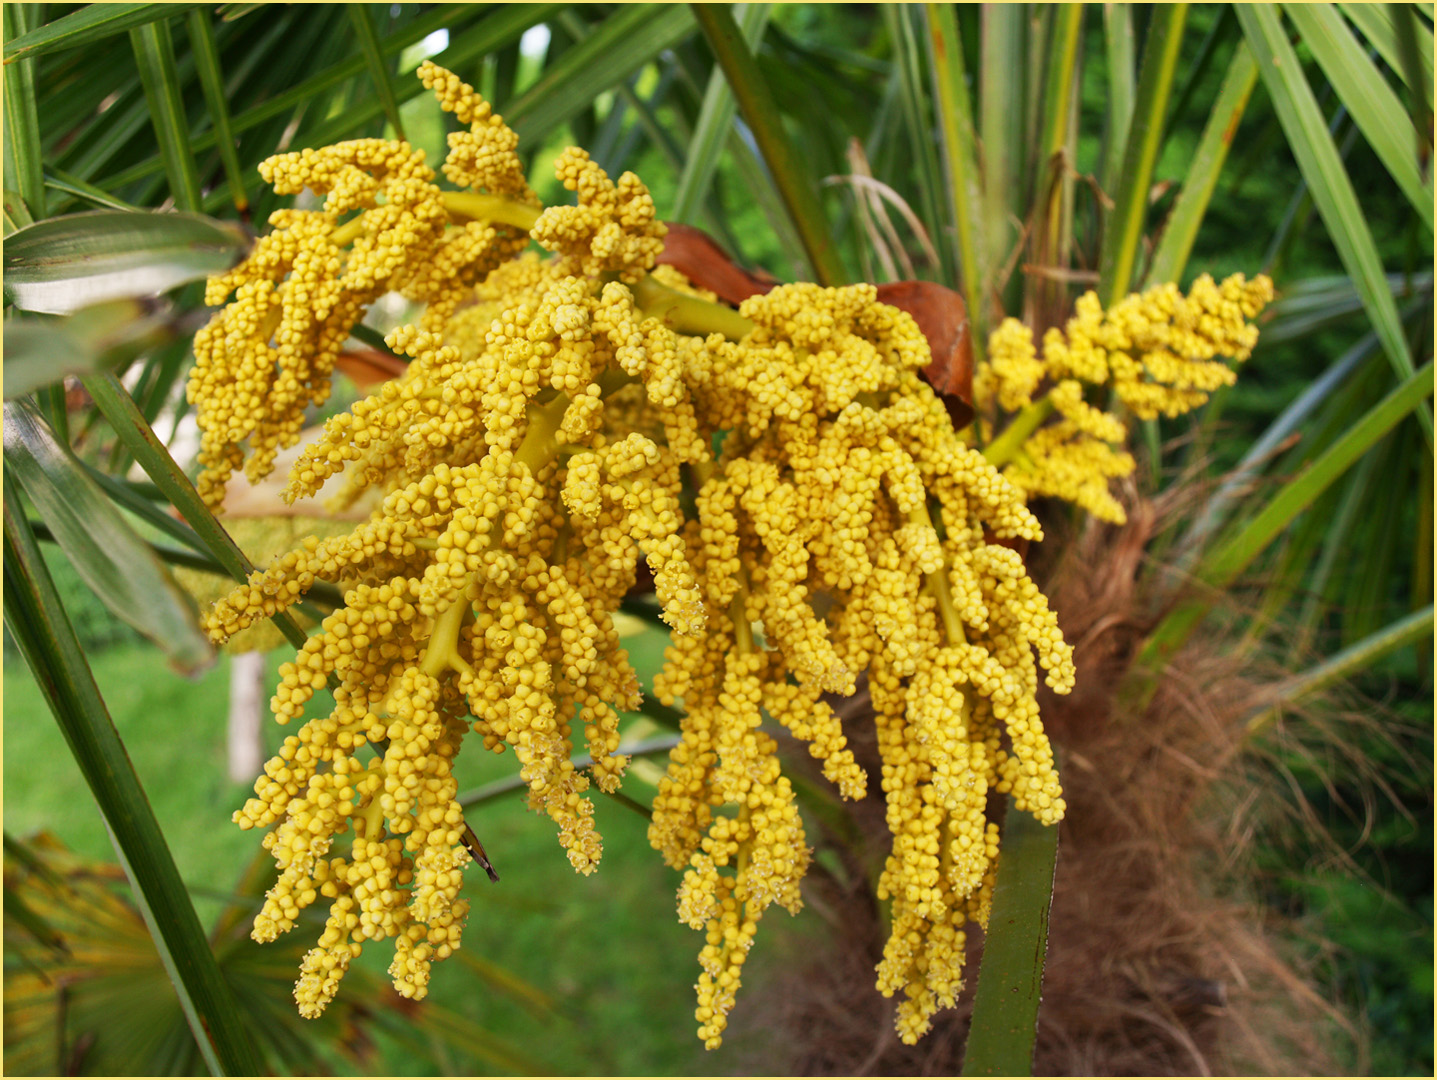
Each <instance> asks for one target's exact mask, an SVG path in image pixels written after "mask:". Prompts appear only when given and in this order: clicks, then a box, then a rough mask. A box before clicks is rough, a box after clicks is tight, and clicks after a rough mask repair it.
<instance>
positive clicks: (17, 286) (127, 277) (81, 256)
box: [5, 210, 248, 314]
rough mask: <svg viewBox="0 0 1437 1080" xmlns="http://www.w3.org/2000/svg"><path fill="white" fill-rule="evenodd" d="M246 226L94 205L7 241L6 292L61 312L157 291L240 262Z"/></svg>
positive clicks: (18, 301) (30, 305)
mask: <svg viewBox="0 0 1437 1080" xmlns="http://www.w3.org/2000/svg"><path fill="white" fill-rule="evenodd" d="M247 248H248V242H247V241H246V240H245V238H244V236H243V234H242V233H240V232H239V230H237V229H235V228H232V227H230V226H227V225H224V224H222V223H221V222H218V221H214V220H212V219H210V218H206V217H202V216H201V215H199V214H183V213H174V214H164V213H127V212H125V211H121V210H93V211H90V212H88V213H83V214H70V215H68V216H66V217H60V218H51V219H50V220H49V221H41V222H37V223H36V224H34V225H31V226H29V227H28V228H24V229H20V230H19V231H17V232H15V233H12V234H11V235H10V236H9V237H7V238H6V242H5V298H6V299H7V300H8V301H10V302H11V303H13V304H14V305H15V306H16V307H18V308H23V309H24V310H26V311H41V312H50V313H56V314H63V313H66V312H71V311H75V310H76V309H78V308H81V307H88V306H90V305H93V304H99V303H103V302H104V301H107V300H116V299H120V298H122V297H136V296H155V295H158V294H159V293H162V292H165V291H166V290H168V289H172V288H174V287H175V286H176V285H182V284H184V283H185V282H187V281H194V280H196V279H198V278H203V277H206V276H208V275H210V274H215V273H220V272H222V271H225V270H228V269H229V268H230V267H232V266H234V265H235V264H236V263H237V262H239V260H240V259H241V258H242V257H243V256H244V254H245V251H246V250H247Z"/></svg>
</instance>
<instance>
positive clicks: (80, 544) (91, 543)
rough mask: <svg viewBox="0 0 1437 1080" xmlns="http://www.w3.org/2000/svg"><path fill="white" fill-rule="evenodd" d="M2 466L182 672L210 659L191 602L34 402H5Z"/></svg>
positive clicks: (78, 564)
mask: <svg viewBox="0 0 1437 1080" xmlns="http://www.w3.org/2000/svg"><path fill="white" fill-rule="evenodd" d="M5 465H6V468H7V469H9V470H12V472H11V475H12V477H13V478H14V479H17V480H19V481H20V484H21V486H22V487H24V489H25V494H26V495H28V496H29V497H30V501H31V502H32V503H33V504H34V506H35V509H36V511H37V512H38V513H39V515H40V518H41V519H42V520H43V521H44V522H45V524H46V525H48V526H49V527H50V529H51V530H52V531H53V532H54V534H55V538H56V540H57V541H58V542H59V544H60V547H61V548H62V549H63V550H64V552H65V554H66V555H67V556H68V557H69V559H70V562H71V564H72V565H73V566H74V567H75V570H76V572H77V573H78V574H79V575H80V577H81V578H82V579H83V580H84V582H85V584H86V585H88V586H89V587H90V588H91V589H93V590H94V592H95V596H96V597H97V598H98V599H99V600H100V601H101V602H102V603H103V604H104V605H105V606H106V607H107V608H109V609H110V611H112V612H113V613H114V614H115V615H116V616H117V617H118V618H120V619H122V620H124V621H125V622H126V623H128V624H129V625H130V626H133V627H134V628H135V629H136V630H138V631H139V632H140V633H142V634H144V635H145V636H146V637H147V638H149V639H150V640H151V641H153V642H155V644H157V645H159V646H160V647H161V648H162V649H164V650H165V652H166V653H167V654H168V655H169V657H170V659H171V660H172V661H173V662H174V663H175V665H176V666H177V667H179V668H180V670H182V671H183V672H185V673H186V674H196V673H198V672H199V671H201V670H203V669H204V668H205V667H207V666H208V665H209V664H210V663H211V662H212V661H213V658H214V650H213V649H212V648H211V647H210V644H209V641H208V639H207V638H206V637H205V635H204V634H203V633H202V632H201V631H200V628H199V624H198V613H197V611H196V609H195V606H194V603H193V601H191V600H190V598H189V596H188V595H187V594H186V593H185V592H184V590H183V589H181V588H180V587H179V585H178V584H176V582H175V580H174V578H173V577H171V575H170V572H169V570H167V569H166V568H165V566H164V564H163V563H162V562H160V560H159V559H157V558H156V557H155V555H154V553H153V552H151V551H150V549H149V546H148V545H147V544H146V543H145V542H144V541H143V540H141V539H140V537H139V536H138V535H137V534H136V533H135V531H134V530H133V529H132V528H131V527H130V526H129V524H128V523H127V522H126V521H125V519H124V518H123V517H122V516H121V515H120V513H119V512H118V511H117V510H116V509H115V507H114V505H113V504H112V503H111V502H110V500H109V499H107V498H106V497H105V495H104V493H103V492H101V491H100V489H99V487H98V486H96V484H95V482H94V481H93V480H91V479H90V477H89V476H87V475H86V474H85V470H84V468H83V467H82V466H81V465H80V462H79V461H78V460H77V459H76V458H75V457H74V455H72V454H70V453H69V452H68V451H67V450H66V449H65V448H64V447H62V446H61V445H60V444H59V443H57V442H56V441H55V438H54V436H53V435H52V434H51V432H50V430H49V428H48V427H47V426H46V425H45V423H44V421H43V420H41V419H40V416H39V415H38V413H36V412H35V411H34V409H33V408H31V407H29V406H27V405H26V404H24V403H23V402H6V403H5Z"/></svg>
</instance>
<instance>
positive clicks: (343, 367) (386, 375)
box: [334, 349, 408, 390]
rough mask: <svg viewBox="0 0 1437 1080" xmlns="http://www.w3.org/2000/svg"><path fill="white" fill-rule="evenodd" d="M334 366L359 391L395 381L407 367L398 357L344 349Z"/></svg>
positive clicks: (377, 352) (368, 350)
mask: <svg viewBox="0 0 1437 1080" xmlns="http://www.w3.org/2000/svg"><path fill="white" fill-rule="evenodd" d="M334 366H335V367H337V368H338V369H339V370H340V371H342V372H344V373H345V374H346V375H348V376H349V377H350V378H351V379H352V380H354V385H355V386H357V387H359V388H360V389H361V390H367V389H368V388H369V387H371V386H374V385H375V384H377V383H382V382H388V381H389V380H390V379H397V378H399V376H401V375H403V374H404V372H405V369H406V368H407V367H408V365H407V364H405V362H404V361H403V360H401V359H400V358H399V357H397V356H392V355H390V354H389V353H382V352H380V351H379V350H378V349H345V350H344V351H343V352H341V353H340V354H339V356H338V357H337V358H336V359H335V361H334Z"/></svg>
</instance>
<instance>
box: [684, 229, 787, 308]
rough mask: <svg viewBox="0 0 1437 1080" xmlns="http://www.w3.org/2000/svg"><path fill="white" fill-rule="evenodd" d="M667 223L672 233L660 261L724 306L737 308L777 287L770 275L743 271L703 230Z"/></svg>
mask: <svg viewBox="0 0 1437 1080" xmlns="http://www.w3.org/2000/svg"><path fill="white" fill-rule="evenodd" d="M665 224H667V225H668V229H669V231H668V235H667V236H665V237H664V250H663V253H662V254H660V255H659V259H658V261H659V262H661V263H666V264H667V265H669V266H672V267H674V268H675V269H676V270H678V271H679V272H680V273H682V274H683V275H684V277H686V278H688V279H689V280H690V281H692V282H693V283H694V284H695V285H697V286H699V288H702V289H708V290H709V292H711V293H715V294H716V295H717V296H718V298H719V299H720V300H722V301H723V302H724V303H726V304H733V305H734V306H735V307H737V306H738V305H739V304H741V303H743V302H744V301H745V300H747V299H748V298H749V297H750V296H757V295H759V294H760V293H766V292H768V291H769V290H770V289H772V288H773V287H774V286H775V285H777V284H778V282H777V281H774V280H773V279H772V278H770V277H769V276H768V275H767V274H763V276H759V275H758V274H751V273H749V272H748V271H747V270H745V269H743V268H742V267H741V266H739V265H738V264H737V263H735V262H734V261H733V260H732V259H730V258H729V257H728V255H726V254H725V253H724V250H723V248H721V247H719V246H718V242H717V241H715V240H714V238H713V237H711V236H710V235H709V234H708V233H706V232H704V231H703V230H702V229H695V228H694V227H693V226H692V225H680V224H678V223H676V222H666V223H665ZM759 273H760V274H762V271H760V272H759Z"/></svg>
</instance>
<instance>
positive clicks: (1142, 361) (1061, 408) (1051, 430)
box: [973, 274, 1273, 524]
mask: <svg viewBox="0 0 1437 1080" xmlns="http://www.w3.org/2000/svg"><path fill="white" fill-rule="evenodd" d="M1272 296H1273V291H1272V282H1271V281H1270V280H1269V279H1268V278H1266V277H1262V276H1259V277H1257V278H1254V279H1253V280H1252V281H1248V280H1247V279H1246V278H1244V277H1243V275H1241V274H1234V275H1233V276H1232V277H1229V278H1227V279H1226V280H1225V281H1223V282H1222V283H1221V284H1218V283H1216V282H1214V281H1213V279H1212V278H1211V277H1209V276H1207V275H1206V274H1204V275H1203V276H1201V277H1199V278H1198V279H1197V280H1196V281H1195V282H1194V283H1193V286H1192V289H1191V291H1190V292H1189V293H1188V295H1187V296H1184V295H1183V294H1182V293H1181V292H1180V291H1179V290H1178V287H1177V286H1176V285H1172V284H1166V285H1158V286H1155V287H1153V288H1151V289H1149V290H1148V291H1146V292H1144V293H1134V294H1133V295H1131V296H1127V297H1124V298H1123V299H1122V300H1120V301H1118V303H1116V304H1114V305H1113V306H1112V307H1110V308H1108V309H1106V310H1104V309H1103V307H1102V305H1101V304H1099V302H1098V297H1097V294H1096V293H1092V292H1089V293H1086V294H1084V295H1083V296H1082V297H1080V298H1079V299H1078V302H1077V306H1076V312H1075V314H1074V315H1073V317H1072V318H1071V319H1069V320H1068V322H1067V325H1066V326H1064V327H1063V329H1061V330H1059V329H1058V328H1056V327H1054V328H1052V329H1050V330H1049V331H1048V332H1047V333H1046V334H1045V335H1044V336H1043V352H1042V357H1041V359H1040V358H1039V357H1038V354H1037V350H1036V349H1035V348H1034V346H1033V334H1032V331H1031V330H1029V329H1028V327H1026V326H1024V325H1023V324H1022V323H1021V322H1019V321H1018V320H1017V319H1005V320H1004V321H1003V322H1002V323H1001V324H1000V325H999V326H998V328H997V329H996V330H994V331H993V333H992V335H991V337H990V340H989V346H988V358H987V363H986V364H984V365H982V366H981V367H980V368H979V370H978V371H977V372H976V373H975V374H974V378H973V392H974V398H975V402H976V404H977V405H978V407H979V409H980V410H982V411H984V412H986V413H988V414H989V415H990V416H991V414H992V413H993V412H994V411H995V408H996V409H1001V410H1003V411H1005V412H1009V413H1017V414H1018V415H1017V416H1016V417H1015V418H1014V420H1013V423H1012V425H1011V427H1010V431H1008V432H1004V433H1003V434H1000V435H999V436H998V438H997V440H995V443H994V445H995V446H996V447H998V449H997V451H996V452H995V453H990V455H989V456H990V458H991V459H993V460H995V461H996V463H997V464H999V465H1002V466H1004V470H1003V474H1004V475H1005V476H1006V477H1007V478H1008V479H1009V480H1011V481H1012V482H1013V483H1014V484H1015V485H1016V486H1017V487H1018V488H1020V489H1021V490H1022V491H1023V492H1024V493H1025V494H1027V495H1029V496H1034V495H1049V496H1054V497H1056V498H1060V499H1066V500H1068V501H1070V502H1073V503H1076V504H1077V505H1078V506H1081V507H1083V508H1084V509H1085V510H1087V511H1088V512H1089V513H1091V514H1093V515H1094V516H1096V517H1099V518H1102V519H1103V520H1105V521H1112V522H1115V523H1118V524H1121V523H1122V522H1123V521H1124V520H1125V514H1124V512H1123V508H1122V506H1121V505H1119V503H1118V501H1117V500H1116V499H1114V498H1113V497H1112V494H1111V493H1110V492H1109V490H1108V483H1109V481H1110V480H1111V479H1113V478H1117V477H1122V476H1127V475H1128V474H1129V473H1131V472H1132V471H1133V468H1134V462H1133V458H1132V455H1131V454H1129V453H1127V452H1126V451H1123V450H1121V449H1119V447H1120V445H1121V444H1122V443H1123V442H1124V441H1125V440H1126V438H1127V428H1126V427H1125V425H1124V424H1123V422H1122V420H1121V419H1119V418H1118V417H1117V416H1114V415H1112V414H1109V413H1104V412H1102V411H1101V410H1099V409H1096V408H1094V407H1093V406H1092V405H1089V404H1087V403H1086V402H1085V401H1084V400H1083V383H1088V384H1091V385H1108V386H1110V387H1111V388H1112V391H1113V393H1114V394H1115V395H1116V396H1117V398H1118V400H1119V401H1120V402H1122V403H1123V405H1125V406H1126V407H1127V408H1128V410H1129V411H1131V412H1132V413H1133V415H1134V416H1137V417H1139V418H1140V419H1145V420H1151V419H1155V418H1156V417H1158V416H1160V415H1162V416H1168V417H1175V416H1180V415H1182V414H1183V413H1185V412H1187V411H1188V410H1190V409H1194V408H1197V407H1198V406H1200V405H1202V404H1203V403H1204V402H1206V401H1207V399H1208V395H1209V394H1210V393H1211V392H1212V391H1214V390H1216V389H1218V388H1219V387H1223V386H1230V385H1232V383H1233V382H1234V380H1235V379H1236V375H1235V374H1234V372H1233V370H1232V368H1231V367H1229V366H1228V365H1227V364H1226V363H1224V362H1222V360H1221V359H1219V358H1221V357H1228V358H1231V359H1232V360H1234V361H1237V362H1239V363H1240V362H1242V361H1244V360H1246V359H1247V358H1248V357H1249V356H1250V355H1251V354H1252V348H1253V346H1254V345H1255V344H1256V342H1257V328H1256V327H1255V326H1253V325H1251V323H1250V322H1249V320H1251V319H1254V318H1256V317H1257V315H1258V314H1259V313H1260V312H1261V311H1262V309H1263V308H1264V307H1266V306H1267V304H1268V303H1270V302H1271V300H1272ZM1044 380H1048V381H1049V383H1050V389H1049V391H1048V393H1047V395H1046V396H1045V397H1043V398H1042V399H1040V400H1038V401H1034V400H1033V395H1034V394H1035V393H1036V392H1037V390H1038V388H1039V386H1040V385H1041V384H1042V383H1043V382H1044ZM1055 412H1056V413H1057V414H1058V416H1059V419H1058V420H1057V421H1056V422H1055V423H1053V424H1049V425H1047V426H1046V427H1039V426H1038V425H1040V424H1042V423H1043V421H1044V420H1046V419H1047V418H1048V417H1049V416H1050V415H1052V414H1053V413H1055Z"/></svg>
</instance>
